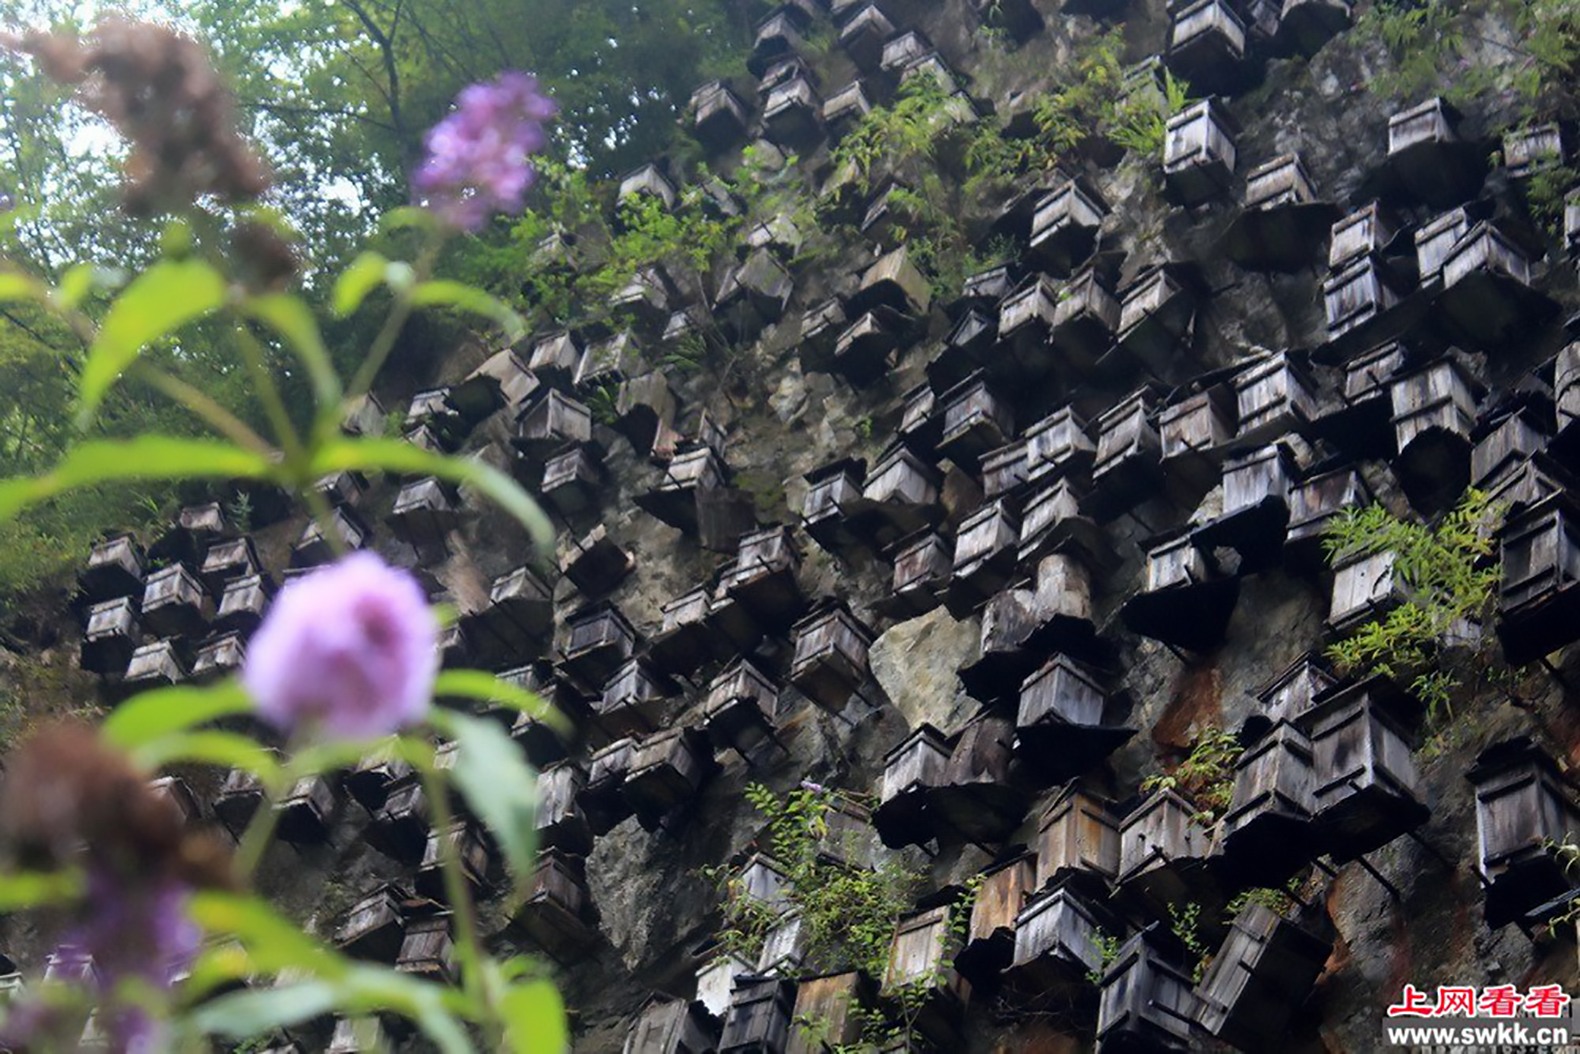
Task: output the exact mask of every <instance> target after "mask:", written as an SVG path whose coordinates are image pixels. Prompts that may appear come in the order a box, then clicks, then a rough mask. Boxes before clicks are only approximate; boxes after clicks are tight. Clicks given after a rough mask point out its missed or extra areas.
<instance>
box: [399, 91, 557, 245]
mask: <svg viewBox="0 0 1580 1054" xmlns="http://www.w3.org/2000/svg"><path fill="white" fill-rule="evenodd" d="M556 109H557V108H556V107H555V105H554V101H553V100H552V99H550V98H549V97H548V96H547V95H544V94H543V93H542V92H540V91H539V90H538V81H537V78H536V77H533V76H531V75H530V74H526V73H517V72H507V73H502V74H500V75H499V76H498V77H497V78H495V79H494V80H493V81H492V82H491V83H488V84H473V85H471V86H469V87H467V88H466V89H464V90H463V91H462V92H461V94H460V95H459V96H458V97H457V98H456V103H455V109H454V110H453V111H452V112H451V113H450V115H449V116H448V117H446V118H445V119H444V120H442V121H440V122H439V123H438V124H436V125H434V126H433V127H432V128H430V129H429V130H428V134H427V135H426V136H424V137H423V146H424V148H425V150H426V155H425V157H424V158H423V161H422V164H421V165H419V166H418V168H417V171H416V172H415V173H414V174H413V175H412V187H413V189H414V190H415V191H416V193H417V196H418V199H419V201H420V203H421V204H424V205H426V206H427V207H428V208H430V209H432V210H433V211H434V212H436V213H438V215H439V216H440V218H441V219H443V220H444V221H445V222H446V223H448V224H449V225H451V226H452V227H456V228H459V229H461V230H467V231H476V230H478V229H480V228H481V227H482V226H483V224H484V223H486V222H488V219H489V217H490V216H492V215H493V214H494V213H496V212H508V213H517V212H520V211H521V209H522V205H523V199H524V197H525V195H526V193H527V190H528V189H529V188H530V187H531V186H532V182H533V179H534V178H535V177H536V175H537V173H536V172H535V171H534V170H533V167H532V164H531V163H530V162H529V161H528V156H529V155H531V154H533V153H536V152H537V151H539V150H541V149H542V148H543V144H544V142H545V140H546V135H545V133H544V131H543V122H545V121H547V120H548V119H549V118H551V117H553V116H554V113H555V110H556Z"/></svg>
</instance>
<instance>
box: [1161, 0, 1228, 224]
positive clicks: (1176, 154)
mask: <svg viewBox="0 0 1580 1054" xmlns="http://www.w3.org/2000/svg"><path fill="white" fill-rule="evenodd" d="M1219 12H1227V7H1226V5H1224V4H1223V3H1222V2H1221V0H1199V2H1198V3H1196V4H1193V5H1191V8H1189V9H1187V11H1186V12H1181V15H1176V16H1175V21H1174V25H1173V28H1172V30H1171V32H1172V33H1175V34H1177V33H1178V32H1179V29H1180V25H1181V21H1180V19H1181V16H1182V15H1183V16H1186V21H1185V24H1186V25H1187V26H1195V25H1198V24H1205V25H1206V26H1207V27H1208V36H1215V35H1217V34H1216V32H1215V31H1214V28H1213V24H1214V19H1215V16H1216V15H1217V14H1218V13H1219ZM1203 15H1205V16H1206V21H1205V23H1203V19H1202V16H1203ZM1230 17H1231V18H1232V15H1231V16H1230ZM1242 39H1243V31H1242ZM1238 132H1239V129H1238V128H1237V127H1236V126H1235V124H1234V122H1233V120H1232V119H1231V118H1230V117H1229V115H1228V112H1227V111H1225V110H1224V108H1223V107H1222V106H1220V105H1219V104H1217V103H1216V102H1214V101H1213V100H1212V99H1202V100H1200V101H1198V102H1194V103H1192V104H1191V105H1189V106H1187V107H1185V109H1183V110H1181V111H1180V112H1179V113H1177V114H1175V115H1174V116H1172V117H1170V118H1169V119H1168V127H1167V136H1166V138H1165V139H1164V144H1163V179H1164V182H1165V184H1166V185H1167V187H1168V190H1169V194H1170V195H1171V197H1172V198H1173V199H1174V200H1175V201H1177V202H1179V203H1180V204H1182V205H1186V206H1194V205H1199V204H1201V203H1202V202H1204V201H1207V200H1209V199H1211V198H1214V197H1217V196H1218V195H1219V194H1222V193H1223V192H1224V191H1225V190H1227V189H1228V187H1229V182H1230V180H1231V179H1233V178H1234V167H1235V145H1234V140H1235V136H1236V135H1237V134H1238Z"/></svg>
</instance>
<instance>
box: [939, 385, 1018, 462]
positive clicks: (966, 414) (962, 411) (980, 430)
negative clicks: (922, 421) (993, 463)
mask: <svg viewBox="0 0 1580 1054" xmlns="http://www.w3.org/2000/svg"><path fill="white" fill-rule="evenodd" d="M938 401H939V403H940V404H941V405H942V407H943V434H942V436H941V437H940V439H939V442H938V450H939V452H940V453H942V454H944V455H945V456H947V457H948V458H950V459H951V460H953V461H954V462H955V463H956V464H962V465H974V464H976V462H977V460H978V459H979V458H980V457H981V456H982V455H983V454H985V453H987V452H988V451H989V450H993V449H995V448H997V447H1000V446H1003V445H1004V443H1005V441H1006V440H1007V439H1009V438H1010V437H1011V436H1013V435H1014V433H1015V418H1014V412H1013V410H1012V409H1011V408H1010V406H1009V403H1008V402H1007V401H1006V400H1004V399H1001V398H999V397H998V395H996V394H995V393H994V391H993V389H992V388H991V387H990V386H989V385H988V383H987V379H986V378H985V376H984V375H983V374H982V373H981V372H980V371H979V372H976V373H973V374H972V375H971V376H969V377H967V378H966V379H965V380H963V381H961V382H960V383H959V384H957V385H955V387H953V388H951V389H949V390H948V391H946V392H945V393H944V394H943V395H941V396H940V397H939V399H938Z"/></svg>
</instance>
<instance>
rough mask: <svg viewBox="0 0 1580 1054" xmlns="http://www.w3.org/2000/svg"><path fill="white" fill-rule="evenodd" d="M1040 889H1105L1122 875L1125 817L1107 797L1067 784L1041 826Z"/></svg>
mask: <svg viewBox="0 0 1580 1054" xmlns="http://www.w3.org/2000/svg"><path fill="white" fill-rule="evenodd" d="M1037 831H1038V833H1037V846H1036V849H1037V888H1038V889H1046V888H1048V887H1049V886H1052V885H1055V884H1064V883H1072V882H1073V883H1075V884H1076V885H1080V886H1083V887H1086V888H1090V889H1098V890H1103V891H1104V892H1105V893H1106V890H1107V887H1108V884H1109V883H1110V882H1112V881H1113V880H1114V879H1115V878H1117V877H1118V874H1119V821H1118V819H1117V818H1116V817H1115V816H1114V813H1113V809H1112V807H1111V803H1110V802H1109V801H1108V799H1106V798H1102V797H1099V796H1098V795H1096V794H1093V793H1092V792H1090V791H1088V790H1086V789H1084V788H1083V787H1082V786H1081V785H1080V784H1079V783H1071V784H1069V785H1067V786H1066V787H1064V789H1062V790H1061V791H1060V792H1059V793H1058V795H1057V796H1055V798H1054V799H1053V801H1052V802H1050V803H1049V805H1048V807H1047V808H1046V809H1044V810H1043V813H1042V816H1041V818H1040V819H1039V821H1038V826H1037Z"/></svg>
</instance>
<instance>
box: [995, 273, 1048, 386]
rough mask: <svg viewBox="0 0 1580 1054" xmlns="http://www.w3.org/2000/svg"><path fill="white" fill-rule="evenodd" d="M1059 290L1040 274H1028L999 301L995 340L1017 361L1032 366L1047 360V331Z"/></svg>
mask: <svg viewBox="0 0 1580 1054" xmlns="http://www.w3.org/2000/svg"><path fill="white" fill-rule="evenodd" d="M1058 304H1059V291H1058V289H1056V288H1055V287H1054V285H1053V282H1052V281H1051V280H1049V279H1048V277H1047V276H1046V275H1043V274H1031V275H1028V276H1027V277H1026V279H1025V280H1024V281H1022V282H1021V284H1020V287H1019V288H1017V289H1016V290H1015V291H1014V292H1013V293H1011V294H1009V295H1008V296H1006V297H1005V298H1004V299H1003V301H1001V302H1000V304H999V309H998V335H999V340H1000V341H1001V342H1003V344H1004V345H1005V346H1006V347H1007V348H1008V350H1009V352H1010V354H1011V355H1012V356H1013V357H1014V359H1015V360H1016V361H1017V362H1020V363H1022V364H1024V365H1026V366H1028V367H1035V366H1037V365H1040V364H1042V363H1044V362H1045V361H1046V359H1047V344H1048V334H1049V333H1051V332H1052V331H1053V316H1054V312H1055V311H1056V310H1057V308H1058Z"/></svg>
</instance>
